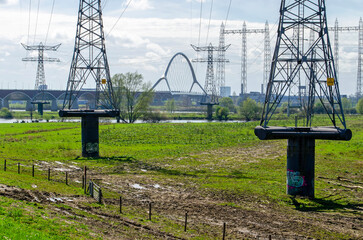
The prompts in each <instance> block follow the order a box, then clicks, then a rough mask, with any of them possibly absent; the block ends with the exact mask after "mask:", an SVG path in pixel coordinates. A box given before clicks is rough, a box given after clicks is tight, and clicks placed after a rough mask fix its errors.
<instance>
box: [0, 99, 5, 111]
mask: <svg viewBox="0 0 363 240" xmlns="http://www.w3.org/2000/svg"><path fill="white" fill-rule="evenodd" d="M3 101H4V99H1V98H0V109H1V108H3Z"/></svg>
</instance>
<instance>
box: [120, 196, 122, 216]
mask: <svg viewBox="0 0 363 240" xmlns="http://www.w3.org/2000/svg"><path fill="white" fill-rule="evenodd" d="M120 213H121V214H122V197H120Z"/></svg>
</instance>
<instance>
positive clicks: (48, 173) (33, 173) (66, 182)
mask: <svg viewBox="0 0 363 240" xmlns="http://www.w3.org/2000/svg"><path fill="white" fill-rule="evenodd" d="M16 165H17V172H18V174H20V173H21V164H20V163H19V162H18V163H17V164H16ZM7 170H8V165H7V161H6V159H4V172H6V171H7ZM32 177H35V165H34V164H33V165H32ZM47 179H48V181H50V180H51V169H50V168H48V171H47ZM65 184H66V185H68V172H65Z"/></svg>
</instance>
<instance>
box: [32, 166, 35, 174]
mask: <svg viewBox="0 0 363 240" xmlns="http://www.w3.org/2000/svg"><path fill="white" fill-rule="evenodd" d="M34 171H35V169H34V164H33V166H32V177H34Z"/></svg>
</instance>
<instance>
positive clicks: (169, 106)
mask: <svg viewBox="0 0 363 240" xmlns="http://www.w3.org/2000/svg"><path fill="white" fill-rule="evenodd" d="M165 105H166V110H167V111H168V112H170V113H173V112H174V111H175V100H174V98H172V99H169V100H167V101H166V102H165Z"/></svg>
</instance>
